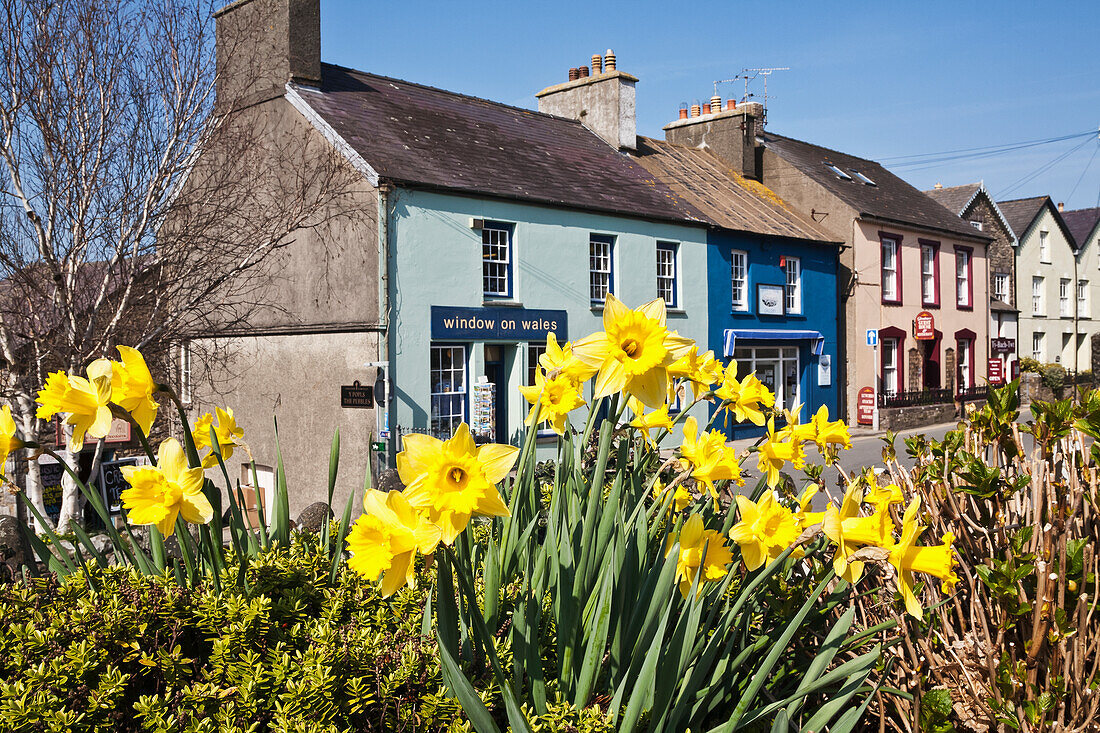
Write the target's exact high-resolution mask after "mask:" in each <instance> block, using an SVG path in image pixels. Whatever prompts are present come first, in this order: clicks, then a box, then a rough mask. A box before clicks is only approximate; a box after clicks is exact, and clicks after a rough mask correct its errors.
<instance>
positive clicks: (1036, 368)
mask: <svg viewBox="0 0 1100 733" xmlns="http://www.w3.org/2000/svg"><path fill="white" fill-rule="evenodd" d="M1042 368H1043V365H1042V364H1040V363H1039V360H1038V359H1032V358H1031V357H1030V356H1021V357H1020V371H1021V372H1031V373H1033V374H1038V373H1039V372H1040V371H1041V370H1042Z"/></svg>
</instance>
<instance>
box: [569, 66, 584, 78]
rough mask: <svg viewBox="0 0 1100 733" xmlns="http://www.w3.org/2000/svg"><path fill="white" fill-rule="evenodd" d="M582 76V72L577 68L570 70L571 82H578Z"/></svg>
mask: <svg viewBox="0 0 1100 733" xmlns="http://www.w3.org/2000/svg"><path fill="white" fill-rule="evenodd" d="M580 76H581V72H579V71H577V69H576V68H575V67H574V68H572V69H570V70H569V81H576V80H577V79H579V78H580Z"/></svg>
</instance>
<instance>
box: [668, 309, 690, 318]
mask: <svg viewBox="0 0 1100 733" xmlns="http://www.w3.org/2000/svg"><path fill="white" fill-rule="evenodd" d="M665 314H666V315H669V316H686V315H687V311H686V310H684V309H683V308H666V309H665Z"/></svg>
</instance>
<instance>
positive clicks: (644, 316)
mask: <svg viewBox="0 0 1100 733" xmlns="http://www.w3.org/2000/svg"><path fill="white" fill-rule="evenodd" d="M603 328H604V330H603V331H599V332H597V333H594V334H592V335H590V336H586V337H585V338H583V339H581V340H579V341H576V342H574V343H573V354H574V355H575V356H576V357H577V358H578V359H580V360H581V361H582V362H584V363H585V364H587V365H588V366H589V367H594V368H597V369H599V372H598V373H597V374H596V385H595V394H594V397H595V398H596V399H599V398H600V397H606V396H608V395H612V394H615V393H617V392H625V393H627V394H629V395H633V396H634V397H637V398H638V399H640V400H641V401H642V402H644V403H645V404H646V405H648V406H649V407H652V408H654V409H656V408H658V407H660V406H661V405H663V404H665V399H666V398H667V396H668V367H669V365H670V364H672V363H673V362H675V361H676V360H677V359H679V358H680V357H682V356H684V355H685V354H686V353H687V352H688V350H689V349H691V346H692V343H693V342H692V341H691V339H687V338H684V337H683V336H680V335H679V334H677V333H675V332H669V330H668V329H667V328H666V327H665V301H664V300H663V299H662V298H657V299H656V300H652V301H650V302H649V303H646V304H645V305H643V306H642V307H641V308H638V309H637V310H631V309H629V308H627V307H626V306H625V305H623V304H622V302H620V301H619V299H618V298H616V297H615V296H614V295H611V294H610V293H608V295H607V298H606V300H605V301H604V309H603Z"/></svg>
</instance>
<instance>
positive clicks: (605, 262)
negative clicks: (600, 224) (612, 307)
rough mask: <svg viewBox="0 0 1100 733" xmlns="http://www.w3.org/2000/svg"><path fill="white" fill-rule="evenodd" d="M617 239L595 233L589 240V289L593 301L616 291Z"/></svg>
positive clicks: (602, 299)
mask: <svg viewBox="0 0 1100 733" xmlns="http://www.w3.org/2000/svg"><path fill="white" fill-rule="evenodd" d="M614 257H615V240H614V238H612V237H604V236H600V235H598V234H593V235H591V236H590V237H589V240H588V291H589V297H590V298H591V299H592V302H593V303H603V302H604V299H606V298H607V294H608V293H613V292H615V259H614Z"/></svg>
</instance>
